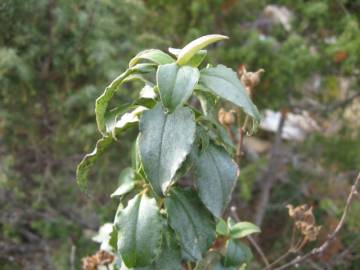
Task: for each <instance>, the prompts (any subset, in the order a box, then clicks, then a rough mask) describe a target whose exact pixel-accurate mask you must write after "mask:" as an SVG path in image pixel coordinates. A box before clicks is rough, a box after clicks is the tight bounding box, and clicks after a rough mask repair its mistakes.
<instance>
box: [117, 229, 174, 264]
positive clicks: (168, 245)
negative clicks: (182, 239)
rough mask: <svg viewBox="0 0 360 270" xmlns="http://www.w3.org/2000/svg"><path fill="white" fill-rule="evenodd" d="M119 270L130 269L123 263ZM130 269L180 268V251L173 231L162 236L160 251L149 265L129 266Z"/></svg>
mask: <svg viewBox="0 0 360 270" xmlns="http://www.w3.org/2000/svg"><path fill="white" fill-rule="evenodd" d="M121 270H130V269H129V268H127V267H126V266H125V265H123V266H122V267H121ZM131 270H181V252H180V248H179V245H178V244H177V242H176V240H175V239H174V235H173V233H171V232H170V231H167V232H166V233H165V236H164V240H163V245H162V252H161V253H160V255H159V256H158V257H157V259H156V260H155V262H153V263H152V265H150V266H145V267H136V268H131Z"/></svg>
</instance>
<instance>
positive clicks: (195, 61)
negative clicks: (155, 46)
mask: <svg viewBox="0 0 360 270" xmlns="http://www.w3.org/2000/svg"><path fill="white" fill-rule="evenodd" d="M169 52H170V53H172V54H173V55H175V56H176V57H177V56H178V55H179V53H180V52H181V49H175V48H169ZM206 55H207V50H200V51H197V52H196V53H195V54H194V55H193V56H192V57H191V58H190V59H189V61H188V62H187V63H186V65H188V66H192V67H198V66H200V64H201V63H202V62H203V61H204V59H205V57H206Z"/></svg>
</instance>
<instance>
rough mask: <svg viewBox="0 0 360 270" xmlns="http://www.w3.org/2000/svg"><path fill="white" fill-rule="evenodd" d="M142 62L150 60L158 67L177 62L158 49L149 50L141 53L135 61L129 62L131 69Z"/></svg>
mask: <svg viewBox="0 0 360 270" xmlns="http://www.w3.org/2000/svg"><path fill="white" fill-rule="evenodd" d="M141 60H148V61H151V62H153V63H155V64H158V65H164V64H170V63H173V62H175V60H174V59H173V58H172V57H171V56H170V55H168V54H166V53H164V52H163V51H160V50H157V49H149V50H144V51H142V52H139V53H138V54H137V55H136V56H135V57H134V58H133V59H131V60H130V62H129V67H130V68H131V67H133V66H135V65H136V64H137V63H138V62H139V61H141Z"/></svg>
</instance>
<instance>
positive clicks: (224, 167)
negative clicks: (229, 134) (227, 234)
mask: <svg viewBox="0 0 360 270" xmlns="http://www.w3.org/2000/svg"><path fill="white" fill-rule="evenodd" d="M195 168H196V175H197V179H196V187H197V189H198V192H199V196H200V199H201V201H202V202H203V203H204V205H205V206H206V207H207V208H208V209H209V210H210V211H211V213H213V215H214V216H216V217H220V216H221V215H222V213H223V211H224V210H225V208H226V206H227V204H228V202H229V201H230V196H231V192H232V190H233V188H234V187H235V182H236V173H237V165H236V164H235V162H234V161H233V160H232V158H231V157H230V156H229V154H228V153H227V152H226V151H225V150H223V149H222V148H220V147H217V146H215V145H209V147H207V148H206V150H205V151H203V152H202V153H200V154H199V156H198V157H197V158H196V159H195Z"/></svg>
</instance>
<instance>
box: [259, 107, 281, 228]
mask: <svg viewBox="0 0 360 270" xmlns="http://www.w3.org/2000/svg"><path fill="white" fill-rule="evenodd" d="M285 120H286V113H281V118H280V122H279V126H278V129H277V132H276V137H275V142H274V145H273V147H272V149H271V153H270V161H269V165H268V167H267V169H266V171H265V172H264V174H263V175H262V177H261V187H262V188H261V193H260V197H259V202H258V204H257V206H256V210H255V218H254V222H255V224H256V225H257V226H259V227H261V224H262V223H263V219H264V216H265V213H266V206H267V205H268V203H269V200H270V193H271V189H272V187H273V185H274V184H275V181H276V178H277V171H278V170H279V167H280V164H281V159H280V157H279V156H280V154H279V152H280V146H281V141H282V140H281V136H282V132H283V129H284V125H285Z"/></svg>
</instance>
